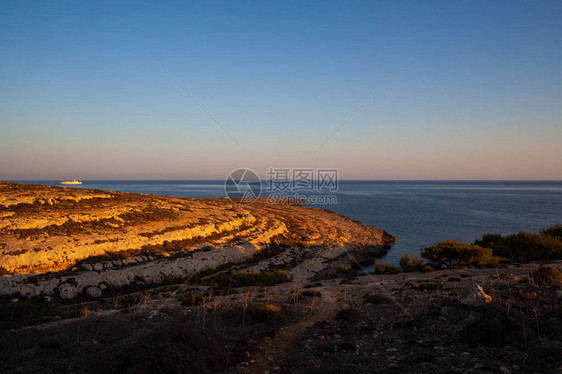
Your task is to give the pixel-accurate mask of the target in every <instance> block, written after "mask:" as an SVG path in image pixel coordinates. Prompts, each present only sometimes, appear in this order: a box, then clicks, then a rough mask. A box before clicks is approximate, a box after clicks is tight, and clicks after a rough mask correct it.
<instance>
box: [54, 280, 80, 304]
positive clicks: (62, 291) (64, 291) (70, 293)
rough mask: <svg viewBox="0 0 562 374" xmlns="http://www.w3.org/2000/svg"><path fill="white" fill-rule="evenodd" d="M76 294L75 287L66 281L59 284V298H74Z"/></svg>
mask: <svg viewBox="0 0 562 374" xmlns="http://www.w3.org/2000/svg"><path fill="white" fill-rule="evenodd" d="M76 295H78V290H77V289H76V287H74V286H72V285H70V284H68V283H63V284H61V285H60V286H59V296H60V297H61V299H63V300H70V299H74V298H75V297H76Z"/></svg>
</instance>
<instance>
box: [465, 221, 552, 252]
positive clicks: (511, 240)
mask: <svg viewBox="0 0 562 374" xmlns="http://www.w3.org/2000/svg"><path fill="white" fill-rule="evenodd" d="M560 230H561V226H560V225H554V226H551V227H549V228H547V229H544V230H542V231H541V233H540V234H532V233H528V232H520V233H518V234H512V235H506V236H502V235H500V234H484V235H483V236H482V239H480V240H476V241H475V242H474V244H475V245H478V246H481V247H485V248H490V249H492V250H493V253H494V255H495V256H500V257H505V258H509V259H512V260H516V261H534V260H557V259H562V236H558V235H560V233H559V231H560Z"/></svg>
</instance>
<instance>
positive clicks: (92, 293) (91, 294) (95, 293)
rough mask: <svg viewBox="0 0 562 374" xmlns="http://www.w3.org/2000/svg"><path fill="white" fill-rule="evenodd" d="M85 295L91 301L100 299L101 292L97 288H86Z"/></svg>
mask: <svg viewBox="0 0 562 374" xmlns="http://www.w3.org/2000/svg"><path fill="white" fill-rule="evenodd" d="M86 295H88V297H91V298H92V299H97V298H98V297H101V295H102V292H101V289H99V288H98V287H88V288H86Z"/></svg>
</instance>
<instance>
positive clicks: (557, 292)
mask: <svg viewBox="0 0 562 374" xmlns="http://www.w3.org/2000/svg"><path fill="white" fill-rule="evenodd" d="M556 297H558V298H559V299H562V290H558V291H556Z"/></svg>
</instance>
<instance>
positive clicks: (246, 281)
mask: <svg viewBox="0 0 562 374" xmlns="http://www.w3.org/2000/svg"><path fill="white" fill-rule="evenodd" d="M291 280H292V277H291V276H289V275H287V273H285V271H283V270H277V271H274V272H266V273H258V272H255V271H243V272H240V273H232V274H230V275H228V274H218V275H216V276H214V277H213V282H214V284H215V286H216V288H218V289H228V288H236V287H250V286H260V287H263V286H273V285H276V284H279V283H285V282H290V281H291Z"/></svg>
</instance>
